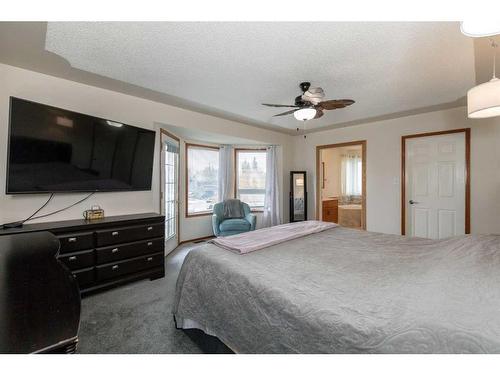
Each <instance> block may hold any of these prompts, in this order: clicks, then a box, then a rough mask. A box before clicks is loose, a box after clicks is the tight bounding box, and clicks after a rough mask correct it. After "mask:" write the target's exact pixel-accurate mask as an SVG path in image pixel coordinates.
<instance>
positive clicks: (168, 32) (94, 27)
mask: <svg viewBox="0 0 500 375" xmlns="http://www.w3.org/2000/svg"><path fill="white" fill-rule="evenodd" d="M45 48H46V49H47V50H48V51H50V52H53V53H56V54H58V55H60V56H61V57H63V58H64V59H66V60H67V61H68V62H69V63H70V64H71V66H73V67H74V68H77V69H81V70H84V71H88V72H91V73H95V74H98V75H102V76H106V77H109V78H113V79H116V80H120V81H124V82H128V83H131V84H134V85H137V86H141V87H145V88H148V89H151V90H155V91H159V92H162V93H165V94H169V95H172V96H174V97H178V98H181V99H184V100H187V101H189V102H191V103H195V104H199V105H200V108H212V109H215V110H218V111H221V112H224V113H228V114H234V115H237V116H239V117H242V118H247V119H251V120H252V121H254V122H257V123H261V124H267V125H272V126H279V127H284V128H289V129H295V128H296V127H297V126H300V127H304V126H305V127H306V128H308V129H312V128H318V127H324V126H329V125H334V124H342V123H348V122H355V121H357V120H361V119H366V118H373V117H377V116H384V115H387V114H391V113H397V112H404V111H409V110H414V109H418V108H423V107H430V106H435V105H439V104H443V103H449V102H454V101H456V100H458V99H459V98H461V97H463V96H464V95H465V93H466V92H467V90H468V89H469V88H470V87H472V86H474V84H475V72H474V49H473V42H472V39H471V38H468V37H465V36H464V35H462V34H461V33H460V30H459V25H458V23H442V22H440V23H407V22H405V23H382V22H378V23H367V22H350V23H337V22H335V23H314V22H308V23H261V22H258V23H217V22H215V23H214V22H210V23H198V22H195V23H182V22H178V23H177V22H174V23H167V22H161V23H125V22H103V23H101V22H91V23H66V22H63V23H59V22H55V23H52V22H49V24H48V27H47V35H46V42H45ZM306 80H308V81H311V82H312V83H313V85H317V86H321V87H323V89H324V90H325V93H326V98H327V99H335V98H352V99H354V100H355V101H356V103H355V104H354V105H352V106H351V107H347V108H344V109H340V110H335V111H328V112H326V114H325V116H323V118H321V119H318V120H313V121H308V122H307V123H306V124H301V123H299V122H298V121H296V120H295V119H294V117H293V116H287V117H280V118H273V117H272V116H273V114H275V113H278V112H279V111H280V108H277V109H276V108H268V107H263V106H261V104H260V103H264V102H268V103H283V104H287V103H292V102H293V99H294V98H295V96H297V95H298V94H299V93H300V92H299V88H298V84H299V83H300V82H301V81H306Z"/></svg>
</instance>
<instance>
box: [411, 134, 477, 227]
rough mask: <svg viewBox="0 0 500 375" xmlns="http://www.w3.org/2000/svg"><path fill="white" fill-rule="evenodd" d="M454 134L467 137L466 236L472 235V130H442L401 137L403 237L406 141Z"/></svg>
mask: <svg viewBox="0 0 500 375" xmlns="http://www.w3.org/2000/svg"><path fill="white" fill-rule="evenodd" d="M453 133H464V135H465V234H470V128H462V129H452V130H442V131H436V132H429V133H418V134H409V135H403V136H402V137H401V235H403V236H404V235H405V234H406V140H407V139H411V138H420V137H433V136H436V135H445V134H453Z"/></svg>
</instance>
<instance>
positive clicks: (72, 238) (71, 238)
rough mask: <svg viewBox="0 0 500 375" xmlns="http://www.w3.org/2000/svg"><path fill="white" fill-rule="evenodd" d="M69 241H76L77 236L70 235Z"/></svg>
mask: <svg viewBox="0 0 500 375" xmlns="http://www.w3.org/2000/svg"><path fill="white" fill-rule="evenodd" d="M68 242H76V237H70V238H68Z"/></svg>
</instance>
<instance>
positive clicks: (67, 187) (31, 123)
mask: <svg viewBox="0 0 500 375" xmlns="http://www.w3.org/2000/svg"><path fill="white" fill-rule="evenodd" d="M154 141H155V132H154V131H151V130H147V129H142V128H138V127H135V126H131V125H126V124H122V123H119V122H115V121H110V120H105V119H102V118H98V117H93V116H89V115H84V114H81V113H77V112H72V111H68V110H65V109H61V108H56V107H51V106H48V105H44V104H39V103H35V102H31V101H28V100H24V99H18V98H14V97H11V98H10V121H9V140H8V142H9V144H8V157H7V179H6V180H7V184H6V193H7V194H21V193H57V192H97V191H134V190H150V189H151V178H152V173H153V157H154Z"/></svg>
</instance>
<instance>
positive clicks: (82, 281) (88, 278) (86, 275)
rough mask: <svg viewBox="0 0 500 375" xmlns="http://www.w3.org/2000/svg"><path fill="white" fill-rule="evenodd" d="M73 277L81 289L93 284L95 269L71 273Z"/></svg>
mask: <svg viewBox="0 0 500 375" xmlns="http://www.w3.org/2000/svg"><path fill="white" fill-rule="evenodd" d="M73 277H74V278H75V279H76V281H77V282H78V286H79V287H80V288H83V287H85V286H87V285H90V284H93V283H94V282H95V269H94V267H91V268H84V269H83V270H78V271H73Z"/></svg>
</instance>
